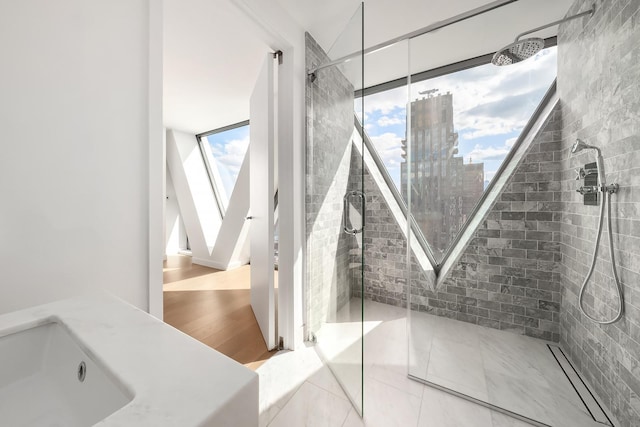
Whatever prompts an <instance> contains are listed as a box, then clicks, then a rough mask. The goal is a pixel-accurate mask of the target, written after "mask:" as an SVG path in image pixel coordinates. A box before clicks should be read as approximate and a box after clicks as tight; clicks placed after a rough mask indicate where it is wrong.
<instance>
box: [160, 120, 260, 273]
mask: <svg viewBox="0 0 640 427" xmlns="http://www.w3.org/2000/svg"><path fill="white" fill-rule="evenodd" d="M166 142H167V169H168V172H169V173H168V174H167V176H170V177H171V183H172V184H173V189H174V190H175V193H174V194H175V199H176V200H177V202H178V208H179V212H180V217H181V219H182V221H183V224H184V226H185V229H186V233H187V235H188V236H189V246H190V247H191V253H192V261H193V263H194V264H200V265H204V266H207V267H212V268H216V269H220V270H227V269H230V268H236V267H239V266H241V265H244V264H246V263H248V262H249V248H248V245H247V240H248V228H249V223H248V222H247V221H245V217H246V216H247V214H248V212H249V156H248V155H245V159H244V161H243V164H242V167H241V168H240V172H239V174H238V179H237V181H236V185H235V187H234V189H233V193H232V194H231V198H230V199H229V206H228V207H227V211H226V215H225V217H224V219H223V218H221V216H220V211H219V210H218V206H217V204H216V199H215V196H214V193H213V189H212V187H211V181H210V179H209V175H208V172H207V168H206V166H205V163H204V159H203V158H202V154H201V152H200V148H199V147H198V142H197V139H196V136H195V135H193V134H189V133H186V132H180V131H176V130H172V129H168V130H167V138H166ZM167 225H169V224H167Z"/></svg>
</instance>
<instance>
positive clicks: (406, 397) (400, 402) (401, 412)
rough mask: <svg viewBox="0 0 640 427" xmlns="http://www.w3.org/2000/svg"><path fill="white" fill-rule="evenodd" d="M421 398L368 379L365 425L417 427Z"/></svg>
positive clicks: (370, 426) (366, 382) (366, 384)
mask: <svg viewBox="0 0 640 427" xmlns="http://www.w3.org/2000/svg"><path fill="white" fill-rule="evenodd" d="M423 390H424V387H423ZM421 398H422V396H415V395H413V394H409V393H405V392H403V391H402V390H399V389H397V388H395V387H392V386H390V385H387V384H385V383H382V382H380V381H377V380H374V379H373V378H367V379H366V381H365V400H364V424H365V425H366V426H367V427H409V426H416V425H417V423H418V416H419V414H420V403H421Z"/></svg>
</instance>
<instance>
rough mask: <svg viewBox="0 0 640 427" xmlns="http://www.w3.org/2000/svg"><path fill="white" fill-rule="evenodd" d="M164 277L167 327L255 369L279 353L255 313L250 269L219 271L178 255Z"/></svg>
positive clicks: (165, 267) (165, 265)
mask: <svg viewBox="0 0 640 427" xmlns="http://www.w3.org/2000/svg"><path fill="white" fill-rule="evenodd" d="M276 274H277V272H276ZM163 276H164V286H163V289H164V292H163V295H164V321H165V322H166V323H168V324H170V325H171V326H173V327H175V328H177V329H179V330H181V331H182V332H184V333H186V334H188V335H190V336H192V337H193V338H195V339H197V340H198V341H201V342H203V343H204V344H206V345H208V346H209V347H212V348H214V349H216V350H217V351H219V352H220V353H223V354H225V355H227V356H229V357H230V358H232V359H233V360H235V361H237V362H239V363H242V364H243V365H245V366H247V367H249V368H251V369H253V370H255V369H257V368H258V367H259V366H260V365H262V364H263V363H264V362H265V361H266V360H267V359H269V358H270V357H271V356H272V355H273V354H275V352H276V351H275V350H274V351H268V350H267V346H266V345H265V342H264V338H263V337H262V333H261V332H260V328H259V326H258V323H257V321H256V318H255V316H254V314H253V310H252V309H251V296H250V279H251V268H250V266H249V265H245V266H242V267H240V268H236V269H234V270H229V271H221V270H215V269H213V268H208V267H203V266H200V265H196V264H192V263H191V257H188V256H183V255H176V256H169V257H168V258H167V261H165V264H164V273H163ZM276 279H277V276H276Z"/></svg>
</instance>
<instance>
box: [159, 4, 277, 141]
mask: <svg viewBox="0 0 640 427" xmlns="http://www.w3.org/2000/svg"><path fill="white" fill-rule="evenodd" d="M253 28H254V27H253V23H252V21H250V20H249V19H248V18H247V17H246V16H244V15H243V14H242V13H241V12H240V11H239V10H238V9H237V8H236V7H235V6H234V5H232V4H231V3H230V2H229V1H228V0H164V52H163V54H164V69H163V73H164V77H163V80H164V94H163V96H164V102H163V104H164V105H163V107H164V123H165V127H168V128H171V129H177V130H182V131H187V132H192V133H202V132H205V131H208V130H212V129H216V128H219V127H223V126H227V125H230V124H234V123H238V122H241V121H243V120H247V119H248V118H249V97H250V96H251V90H252V89H253V83H254V82H255V80H256V78H257V76H258V71H259V69H260V66H261V64H262V62H263V61H264V59H265V57H266V55H267V54H268V53H269V52H271V49H269V48H268V46H267V45H266V44H264V43H263V42H262V41H261V40H260V39H259V38H258V37H257V36H256V35H255V33H253V32H252V29H253Z"/></svg>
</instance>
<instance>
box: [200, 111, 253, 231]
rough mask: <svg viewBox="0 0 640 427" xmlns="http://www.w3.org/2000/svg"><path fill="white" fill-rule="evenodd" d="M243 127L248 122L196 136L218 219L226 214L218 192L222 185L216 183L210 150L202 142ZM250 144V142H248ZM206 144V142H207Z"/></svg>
mask: <svg viewBox="0 0 640 427" xmlns="http://www.w3.org/2000/svg"><path fill="white" fill-rule="evenodd" d="M244 126H249V120H243V121H241V122H238V123H234V124H231V125H227V126H223V127H221V128H217V129H213V130H209V131H206V132H202V133H199V134H197V135H196V140H197V141H198V148H199V149H200V155H201V156H202V159H203V161H204V165H205V168H206V169H207V175H208V176H209V183H210V184H211V189H212V190H213V195H214V197H215V199H216V205H217V206H218V211H219V212H220V217H221V218H224V216H225V214H226V211H227V209H226V206H225V205H224V203H223V201H222V197H221V192H220V188H222V185H223V184H222V183H221V182H217V179H216V177H215V176H214V173H213V168H212V167H211V164H210V163H209V156H208V155H207V150H210V148H209V147H205V144H203V142H202V140H203V138H206V137H208V136H210V135H215V134H218V133H223V132H227V131H230V130H233V129H238V128H241V127H244ZM249 143H251V142H249ZM207 144H208V142H207ZM227 197H228V198H229V199H231V194H228V195H227Z"/></svg>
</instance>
